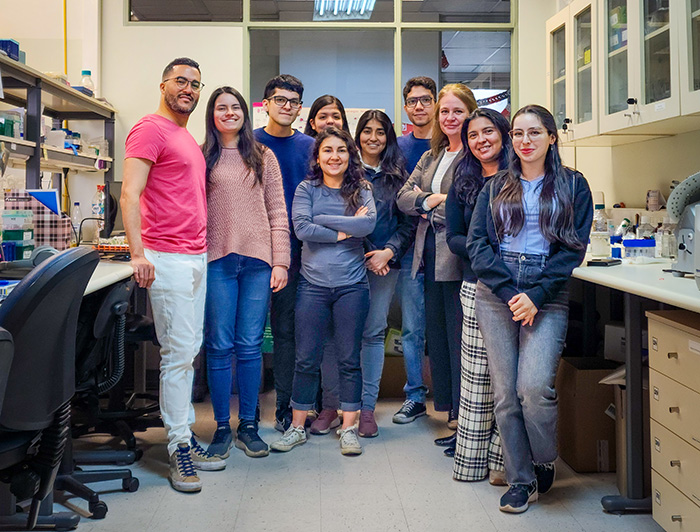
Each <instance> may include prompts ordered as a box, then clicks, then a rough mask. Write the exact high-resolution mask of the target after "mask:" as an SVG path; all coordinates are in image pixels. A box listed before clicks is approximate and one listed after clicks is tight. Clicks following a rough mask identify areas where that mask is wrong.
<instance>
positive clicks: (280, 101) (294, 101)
mask: <svg viewBox="0 0 700 532" xmlns="http://www.w3.org/2000/svg"><path fill="white" fill-rule="evenodd" d="M267 101H268V102H275V105H276V106H277V107H284V106H285V105H287V102H289V107H291V108H292V109H299V107H301V103H302V102H301V100H299V99H298V98H285V97H284V96H272V97H271V98H267Z"/></svg>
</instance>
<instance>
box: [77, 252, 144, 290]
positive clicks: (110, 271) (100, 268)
mask: <svg viewBox="0 0 700 532" xmlns="http://www.w3.org/2000/svg"><path fill="white" fill-rule="evenodd" d="M133 273H134V270H133V269H132V268H131V263H130V262H116V261H114V262H113V261H109V260H101V261H100V263H99V264H98V265H97V269H95V271H94V272H93V274H92V277H90V282H88V285H87V288H86V289H85V295H87V294H92V293H93V292H97V291H98V290H100V289H102V288H104V287H106V286H109V285H111V284H114V283H117V282H119V281H122V280H124V279H128V278H129V277H131V276H132V275H133Z"/></svg>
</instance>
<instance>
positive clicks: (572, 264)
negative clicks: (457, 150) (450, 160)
mask: <svg viewBox="0 0 700 532" xmlns="http://www.w3.org/2000/svg"><path fill="white" fill-rule="evenodd" d="M565 171H566V174H567V176H568V177H569V178H570V179H571V189H572V192H573V209H574V229H575V231H576V234H577V236H578V239H579V240H580V242H581V243H582V245H583V248H582V249H580V250H577V249H573V248H570V247H568V246H566V245H564V244H562V243H561V242H553V243H551V244H550V246H549V258H548V259H547V263H546V264H545V267H544V270H543V271H542V275H541V277H540V279H539V280H538V281H537V282H536V283H535V284H534V285H533V286H532V288H529V289H528V290H525V294H527V296H528V297H529V298H530V300H531V301H532V302H533V303H534V305H535V306H536V307H537V308H538V309H540V308H542V306H543V305H545V304H546V303H549V302H550V301H553V300H554V299H555V298H556V296H557V294H558V293H559V291H560V290H561V289H562V288H563V287H564V286H565V285H566V283H567V281H568V280H569V278H570V277H571V272H572V271H573V270H574V268H576V267H578V266H580V265H581V262H582V261H583V258H584V256H585V254H586V244H587V243H588V236H589V234H590V232H591V224H592V222H593V200H592V197H591V189H590V188H589V186H588V181H586V178H585V177H583V175H582V174H581V173H580V172H577V171H575V170H571V169H570V168H566V169H565ZM505 175H506V172H500V173H498V174H496V176H495V177H494V178H493V179H491V180H490V181H489V182H488V183H487V184H486V186H484V188H483V189H482V191H481V193H480V194H479V197H478V198H477V200H476V206H475V207H474V213H473V215H472V219H471V224H470V225H469V235H468V237H467V252H468V254H469V258H470V260H471V267H472V270H473V271H474V273H475V274H476V276H477V278H478V279H479V281H481V282H482V283H484V284H485V285H486V286H488V287H489V288H490V289H491V291H492V292H493V293H494V294H495V295H496V296H497V297H498V298H500V299H501V301H503V302H504V303H508V301H510V299H511V298H512V297H513V296H515V295H517V294H518V293H519V292H518V289H517V287H516V284H515V280H514V279H513V277H512V276H511V273H510V270H509V269H508V267H507V266H506V265H505V263H504V262H503V261H502V260H501V256H500V246H499V238H498V234H497V233H496V227H495V225H494V221H493V212H492V210H491V200H492V198H495V197H496V196H497V195H498V193H499V192H500V190H501V188H502V187H503V183H504V182H505Z"/></svg>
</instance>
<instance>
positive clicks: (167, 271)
mask: <svg viewBox="0 0 700 532" xmlns="http://www.w3.org/2000/svg"><path fill="white" fill-rule="evenodd" d="M144 254H145V256H146V259H148V260H149V262H151V263H152V264H153V266H154V267H155V275H156V279H155V281H153V284H152V285H151V288H150V289H149V295H150V298H151V307H152V310H153V322H154V325H155V328H156V335H157V336H158V342H159V343H160V345H161V348H160V413H161V416H162V417H163V424H164V425H165V430H166V432H167V434H168V455H171V454H172V453H173V452H175V450H176V449H177V445H178V444H179V443H187V444H188V445H189V442H190V437H191V435H192V433H191V432H190V426H191V425H192V424H194V407H193V406H192V381H193V378H194V368H193V366H192V363H193V361H194V357H196V356H197V353H199V349H200V347H201V346H202V334H203V329H204V301H205V295H206V286H207V254H206V253H202V254H200V255H184V254H179V253H164V252H162V251H153V250H150V249H146V250H144Z"/></svg>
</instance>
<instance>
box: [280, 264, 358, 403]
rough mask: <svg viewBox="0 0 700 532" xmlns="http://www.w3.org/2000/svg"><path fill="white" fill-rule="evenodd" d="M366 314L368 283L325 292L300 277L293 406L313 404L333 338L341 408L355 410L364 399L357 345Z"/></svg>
mask: <svg viewBox="0 0 700 532" xmlns="http://www.w3.org/2000/svg"><path fill="white" fill-rule="evenodd" d="M368 310H369V283H368V282H367V280H366V279H365V280H363V281H361V282H359V283H356V284H353V285H348V286H338V287H336V288H325V287H322V286H317V285H314V284H311V283H309V282H308V281H307V280H306V279H304V276H303V275H302V276H300V278H299V287H298V289H297V304H296V308H295V311H294V314H295V319H296V327H295V328H296V344H297V359H296V366H295V369H294V384H293V386H292V401H291V404H292V408H294V409H295V410H310V409H311V408H313V406H314V403H315V401H316V394H317V392H318V385H319V373H320V367H321V358H322V357H323V349H324V346H325V344H326V342H327V341H328V340H329V339H331V338H333V339H334V340H335V347H336V349H335V352H336V356H337V360H338V375H339V386H338V389H339V396H340V408H341V410H343V411H346V412H347V411H355V410H359V409H360V406H361V403H360V400H361V396H362V369H361V368H360V344H361V342H362V330H363V328H364V325H365V320H366V319H367V311H368Z"/></svg>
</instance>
